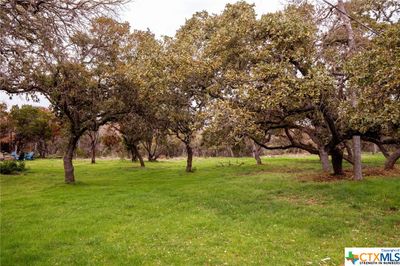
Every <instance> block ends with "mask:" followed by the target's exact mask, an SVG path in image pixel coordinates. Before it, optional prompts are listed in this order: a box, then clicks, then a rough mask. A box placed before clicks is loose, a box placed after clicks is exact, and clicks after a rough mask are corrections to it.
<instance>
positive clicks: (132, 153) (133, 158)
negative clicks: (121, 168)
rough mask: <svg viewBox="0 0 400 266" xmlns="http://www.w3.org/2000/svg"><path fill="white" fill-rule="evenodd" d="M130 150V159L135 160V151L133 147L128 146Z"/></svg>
mask: <svg viewBox="0 0 400 266" xmlns="http://www.w3.org/2000/svg"><path fill="white" fill-rule="evenodd" d="M130 152H131V157H132V158H131V160H132V162H137V160H138V159H137V155H136V153H135V150H134V149H133V148H130Z"/></svg>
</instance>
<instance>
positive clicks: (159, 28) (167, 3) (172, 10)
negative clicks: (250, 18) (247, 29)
mask: <svg viewBox="0 0 400 266" xmlns="http://www.w3.org/2000/svg"><path fill="white" fill-rule="evenodd" d="M235 2H237V1H236V0H233V1H230V0H133V1H132V2H131V3H129V5H127V6H126V7H124V9H123V11H122V12H121V15H120V19H121V20H123V21H128V22H129V23H130V25H131V27H132V28H133V29H139V30H147V29H150V30H151V31H152V32H154V33H155V34H156V36H157V37H161V36H162V35H168V36H173V35H174V34H175V31H176V30H177V29H179V27H180V26H181V25H183V24H184V23H185V19H188V18H190V17H191V16H192V15H193V14H194V13H195V12H197V11H202V10H206V11H208V12H209V13H217V14H218V13H220V12H221V11H222V10H223V9H224V7H225V5H226V4H227V3H235ZM246 2H248V3H254V4H255V9H256V12H257V15H261V14H265V13H268V12H274V11H276V10H279V9H281V8H282V7H283V3H284V0H248V1H246ZM39 98H40V101H39V102H33V101H32V100H30V101H27V100H26V97H25V96H17V95H14V96H13V97H12V99H10V96H8V95H7V94H6V93H4V92H2V91H0V102H5V103H6V104H7V105H8V106H9V108H10V107H11V106H12V105H15V104H18V105H22V104H31V105H40V106H46V107H47V106H49V102H48V101H47V100H46V99H45V98H44V97H43V96H39Z"/></svg>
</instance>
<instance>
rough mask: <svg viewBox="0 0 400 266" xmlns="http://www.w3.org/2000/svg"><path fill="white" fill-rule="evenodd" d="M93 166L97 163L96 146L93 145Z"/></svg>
mask: <svg viewBox="0 0 400 266" xmlns="http://www.w3.org/2000/svg"><path fill="white" fill-rule="evenodd" d="M91 162H92V164H95V163H96V144H94V145H93V144H92V161H91Z"/></svg>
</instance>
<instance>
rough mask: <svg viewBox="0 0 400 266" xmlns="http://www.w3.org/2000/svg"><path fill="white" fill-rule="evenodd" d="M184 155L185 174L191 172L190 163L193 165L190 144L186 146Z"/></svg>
mask: <svg viewBox="0 0 400 266" xmlns="http://www.w3.org/2000/svg"><path fill="white" fill-rule="evenodd" d="M186 153H187V160H186V172H188V173H189V172H193V169H192V163H193V149H192V147H191V146H190V143H187V144H186Z"/></svg>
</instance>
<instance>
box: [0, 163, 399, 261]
mask: <svg viewBox="0 0 400 266" xmlns="http://www.w3.org/2000/svg"><path fill="white" fill-rule="evenodd" d="M364 159H365V161H364V163H365V164H366V165H370V166H379V165H381V164H382V162H383V158H382V157H380V156H364ZM228 162H230V163H228ZM263 162H264V165H262V166H256V165H255V162H254V160H253V159H252V158H243V159H232V158H218V159H196V160H195V163H194V165H195V167H196V171H195V172H194V173H189V174H188V173H185V172H184V165H185V162H184V160H171V161H161V162H155V163H147V167H146V168H145V169H140V168H139V167H138V165H137V164H132V163H131V162H129V161H128V160H99V161H98V163H97V164H96V165H91V164H90V163H89V161H87V160H76V161H75V170H76V177H77V184H76V185H66V184H64V183H63V171H62V162H61V160H36V161H33V162H28V163H27V167H28V168H29V170H28V171H27V172H26V173H24V174H22V175H14V176H1V265H2V266H6V265H321V264H326V265H341V264H343V261H344V248H345V247H351V246H358V247H379V246H384V247H395V246H397V247H398V246H400V236H399V232H400V177H399V176H396V174H393V176H390V175H389V176H385V177H374V176H370V177H367V178H366V180H364V181H362V182H354V181H345V180H343V181H334V182H317V181H312V180H305V179H304V178H299V177H302V176H307V175H310V174H312V173H319V172H320V165H319V161H318V159H317V157H314V156H307V157H301V158H291V157H275V158H263Z"/></svg>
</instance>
